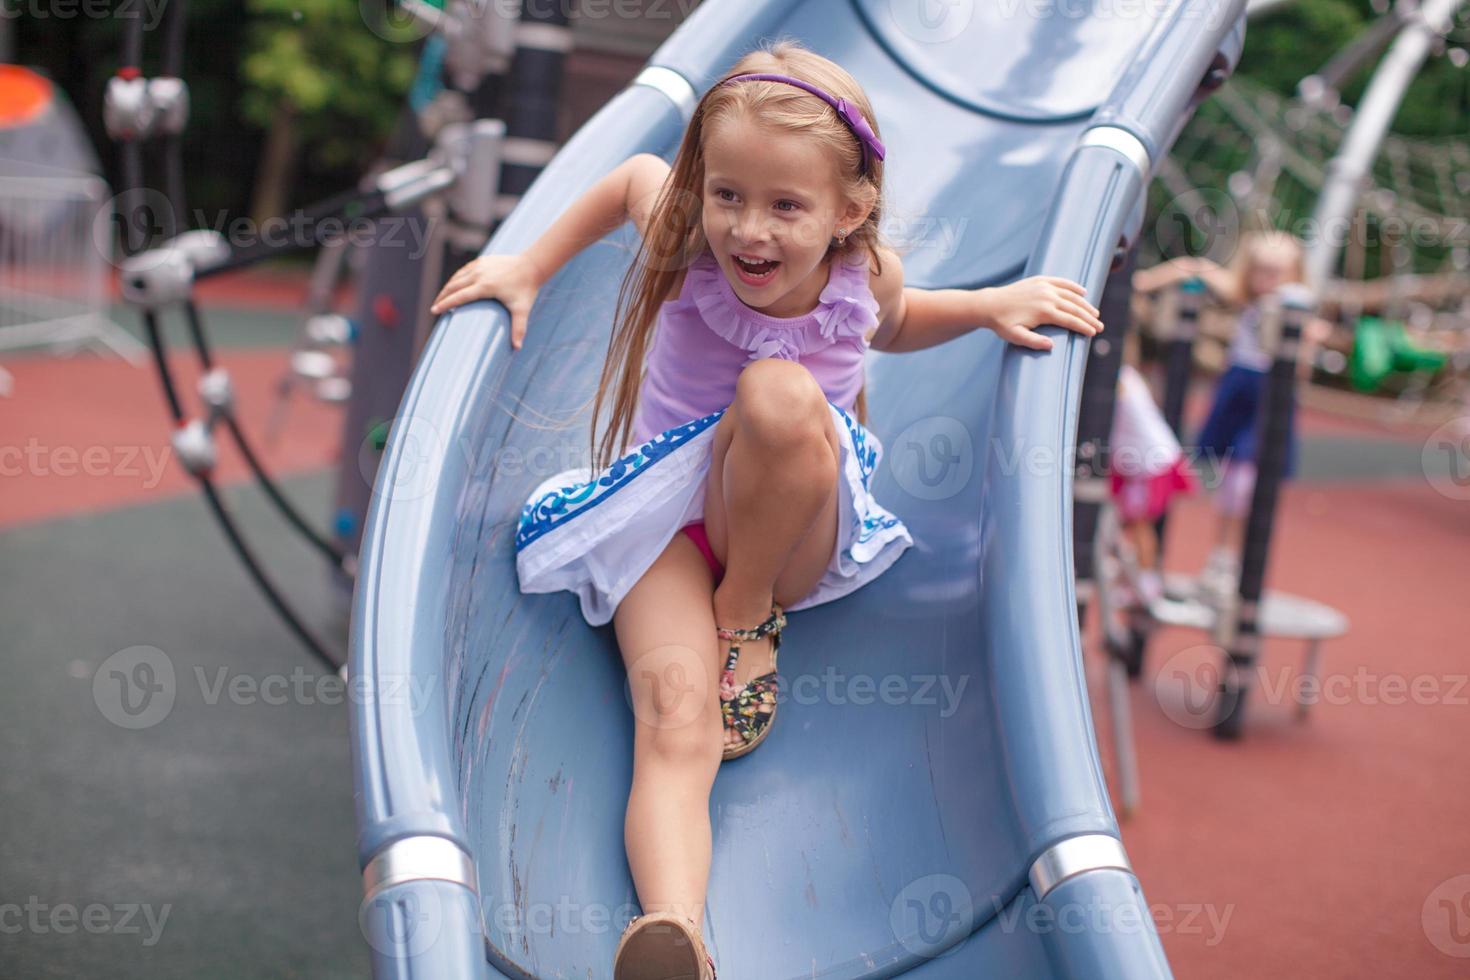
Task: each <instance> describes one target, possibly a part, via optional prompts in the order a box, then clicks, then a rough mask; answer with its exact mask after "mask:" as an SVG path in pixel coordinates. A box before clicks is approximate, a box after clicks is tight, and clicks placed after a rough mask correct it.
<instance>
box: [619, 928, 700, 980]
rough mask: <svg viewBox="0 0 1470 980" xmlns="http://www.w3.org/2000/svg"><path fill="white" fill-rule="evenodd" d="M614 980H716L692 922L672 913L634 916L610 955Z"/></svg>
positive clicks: (697, 931)
mask: <svg viewBox="0 0 1470 980" xmlns="http://www.w3.org/2000/svg"><path fill="white" fill-rule="evenodd" d="M613 980H715V961H714V958H713V957H711V956H710V955H709V950H707V949H706V948H705V946H704V937H703V936H701V935H700V934H699V930H698V929H696V928H695V927H694V921H693V920H692V919H687V918H685V917H684V916H682V915H679V914H677V913H674V912H650V913H649V914H647V915H639V916H634V917H633V919H632V920H631V921H630V922H629V923H628V927H627V928H626V929H624V930H623V938H622V939H620V940H619V941H618V951H617V952H616V953H614V954H613Z"/></svg>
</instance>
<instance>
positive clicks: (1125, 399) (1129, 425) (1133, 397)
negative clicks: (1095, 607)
mask: <svg viewBox="0 0 1470 980" xmlns="http://www.w3.org/2000/svg"><path fill="white" fill-rule="evenodd" d="M1110 448H1111V470H1112V496H1113V505H1114V506H1115V507H1117V509H1118V517H1119V520H1120V521H1121V522H1122V524H1123V533H1124V538H1125V541H1126V543H1127V544H1128V545H1130V546H1131V547H1132V549H1133V553H1134V557H1135V558H1136V560H1137V564H1138V569H1139V574H1138V592H1139V598H1140V599H1141V600H1142V601H1143V602H1144V604H1148V603H1152V602H1155V601H1157V600H1158V599H1159V598H1161V597H1162V596H1163V593H1164V587H1163V578H1162V576H1161V575H1160V572H1159V568H1158V561H1159V555H1158V551H1159V548H1158V536H1157V534H1156V533H1155V531H1154V524H1155V522H1157V521H1158V519H1159V518H1160V517H1161V516H1162V515H1163V514H1164V512H1165V511H1166V510H1168V508H1169V505H1170V501H1172V500H1173V499H1174V497H1175V496H1177V495H1179V494H1181V493H1190V492H1192V491H1193V490H1194V486H1195V484H1194V478H1193V477H1192V476H1191V475H1190V472H1189V465H1188V464H1187V463H1186V462H1185V461H1184V451H1183V449H1181V448H1180V446H1179V440H1178V439H1176V438H1175V437H1174V433H1173V432H1172V431H1170V429H1169V425H1168V423H1167V422H1165V421H1164V416H1163V415H1162V414H1161V413H1160V412H1159V407H1158V405H1157V404H1156V403H1155V402H1154V399H1153V395H1152V394H1150V393H1149V390H1148V382H1147V381H1145V380H1144V377H1143V375H1142V374H1140V373H1138V371H1137V370H1136V369H1134V367H1133V366H1132V365H1131V364H1124V365H1123V368H1122V370H1121V371H1120V372H1119V374H1118V399H1117V403H1116V405H1115V407H1114V409H1113V433H1112V445H1111V447H1110Z"/></svg>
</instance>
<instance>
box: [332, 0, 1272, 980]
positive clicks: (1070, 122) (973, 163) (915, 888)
mask: <svg viewBox="0 0 1470 980" xmlns="http://www.w3.org/2000/svg"><path fill="white" fill-rule="evenodd" d="M1243 8H1244V0H1230V2H1223V3H1211V2H1201V0H1184V2H1178V3H1172V4H1163V3H1142V2H1140V3H1129V2H1122V0H1120V2H1118V3H1114V4H1104V3H1102V2H1101V0H1098V2H1092V0H1089V2H1084V3H1072V4H1069V3H1067V2H1064V0H1061V2H1057V3H1051V2H1044V0H994V2H991V0H985V2H975V3H973V4H965V3H950V4H948V5H947V6H946V5H935V4H931V3H926V2H923V0H913V2H909V0H806V2H800V0H709V2H706V3H704V4H703V5H701V6H700V7H699V8H698V10H696V11H695V13H694V15H693V16H692V17H691V18H690V19H689V20H688V21H687V22H686V23H685V24H684V26H682V27H681V28H680V29H679V30H678V32H677V33H676V34H675V35H674V36H673V37H672V38H671V39H670V40H669V41H668V42H667V43H666V44H665V45H664V46H663V47H662V48H660V49H659V51H658V52H657V53H656V54H655V55H654V56H653V58H652V59H651V60H650V62H649V66H648V67H647V68H646V69H645V70H644V72H643V73H642V74H641V75H640V76H639V78H638V80H637V81H636V82H635V83H633V84H631V85H630V86H628V88H626V89H625V90H624V91H622V92H621V93H619V94H618V95H617V96H616V97H615V98H613V99H612V100H611V101H610V102H609V103H608V104H607V105H606V106H605V107H604V108H603V109H602V110H601V111H600V112H599V113H598V114H597V115H596V116H595V117H594V118H593V119H592V120H591V121H589V122H588V123H587V125H586V126H585V127H583V128H582V129H581V130H580V131H579V132H578V133H577V134H576V136H575V137H574V138H573V139H572V140H571V141H570V142H569V143H568V144H567V145H566V146H565V147H564V148H563V149H562V151H561V152H560V153H559V154H558V155H557V156H556V158H555V160H554V161H553V162H552V163H551V165H550V166H549V167H548V168H547V169H546V170H545V171H544V173H543V174H542V176H541V177H540V179H539V180H538V181H537V182H536V183H535V185H534V186H533V187H532V188H531V190H530V192H529V193H528V194H527V195H526V196H525V198H524V200H523V202H522V203H521V204H520V206H519V207H518V208H517V209H516V211H515V213H514V214H513V215H512V216H511V217H510V219H509V220H508V221H507V222H506V223H505V224H504V226H503V227H502V228H501V229H500V230H499V232H498V233H497V234H496V235H495V237H494V239H493V240H492V241H491V242H490V244H489V246H488V251H489V252H494V253H505V252H518V251H521V250H523V249H524V248H526V247H527V246H528V245H529V244H530V243H531V242H532V241H533V240H534V239H535V237H536V236H537V235H538V234H539V233H540V232H541V231H542V230H543V229H544V228H545V227H546V226H547V225H548V224H550V222H551V221H552V220H553V219H554V218H555V217H556V216H557V215H558V214H559V213H560V212H561V210H562V209H563V208H564V207H565V206H566V204H567V203H568V202H569V201H570V200H572V199H573V198H574V197H575V196H576V195H578V194H580V193H582V192H583V191H584V190H585V189H586V188H587V187H589V186H590V185H591V184H592V183H593V182H594V181H595V180H596V179H597V178H598V177H600V176H601V175H603V174H604V173H606V172H607V171H609V170H610V169H612V168H613V167H614V166H616V165H617V164H618V163H619V162H621V161H622V160H624V159H626V158H627V157H629V156H630V155H632V154H634V153H639V152H653V153H658V154H661V155H663V156H664V157H665V158H666V159H672V156H673V153H674V151H675V149H676V147H677V145H678V141H679V138H680V135H681V133H682V131H683V129H684V126H685V122H686V119H687V114H688V113H689V111H690V110H691V108H692V105H693V103H694V101H695V100H696V98H697V96H698V94H699V93H702V92H703V91H704V90H705V88H706V87H707V86H708V85H709V84H711V82H712V81H713V80H714V79H715V78H717V77H718V75H719V74H720V73H721V72H722V71H724V70H725V69H726V68H728V67H729V66H730V65H731V64H732V63H733V62H734V61H735V60H736V58H737V57H739V56H740V55H742V54H743V53H745V52H747V51H749V50H750V49H751V48H753V47H754V46H755V45H756V44H757V43H758V42H759V41H760V40H761V39H762V38H773V37H776V36H779V35H789V36H792V37H795V38H797V39H799V40H800V41H802V42H803V43H804V44H805V45H806V46H808V47H810V48H812V49H813V50H816V51H818V52H820V53H821V54H823V55H825V56H826V57H828V58H831V59H833V60H835V61H837V62H838V63H840V64H842V65H843V66H844V67H846V68H847V69H848V70H849V71H851V72H852V74H853V75H854V76H855V77H856V78H857V79H858V80H859V81H860V82H861V83H862V84H863V86H864V87H865V89H866V90H867V92H868V94H869V96H870V97H871V98H872V100H873V103H874V106H875V108H876V111H877V115H878V119H879V124H880V126H881V127H882V134H883V139H884V141H885V142H886V143H887V145H888V147H889V155H888V160H887V168H888V170H887V179H888V186H887V188H886V189H887V192H888V194H889V196H890V201H891V203H892V209H891V211H890V212H889V217H888V221H889V224H888V226H887V230H889V232H890V235H891V236H892V237H894V238H896V239H898V240H899V241H900V242H901V243H905V244H906V245H907V246H908V254H907V255H906V256H905V273H906V277H907V281H908V283H909V284H910V285H914V286H922V287H934V288H937V287H978V286H983V285H989V284H997V283H1004V282H1007V281H1010V280H1013V279H1015V278H1017V277H1019V276H1022V275H1034V274H1051V275H1059V276H1065V277H1067V278H1070V279H1074V280H1076V281H1078V282H1081V283H1083V284H1084V285H1085V286H1087V288H1088V290H1089V297H1090V298H1091V299H1092V300H1093V301H1094V302H1097V300H1098V299H1099V295H1098V294H1099V291H1100V290H1101V289H1102V284H1103V282H1104V280H1105V278H1106V276H1107V272H1108V268H1109V265H1110V263H1111V262H1112V260H1113V259H1114V256H1115V255H1116V254H1117V252H1118V249H1119V248H1120V245H1126V244H1127V243H1129V242H1131V241H1134V240H1136V236H1137V235H1138V234H1140V229H1139V225H1140V224H1141V217H1140V216H1141V214H1142V213H1143V209H1142V201H1143V195H1144V190H1145V188H1146V186H1147V182H1148V179H1149V175H1150V173H1151V172H1152V168H1153V166H1154V165H1156V164H1157V163H1158V162H1159V160H1160V158H1161V157H1162V156H1163V155H1164V154H1165V153H1166V152H1167V150H1168V148H1169V146H1170V145H1171V144H1172V143H1173V140H1174V137H1175V136H1176V135H1177V134H1178V132H1179V129H1180V127H1182V125H1183V124H1184V122H1185V121H1186V120H1187V118H1188V116H1189V114H1190V112H1192V110H1193V108H1194V106H1195V105H1196V104H1197V102H1198V100H1199V99H1200V98H1202V97H1203V94H1204V93H1205V92H1206V91H1207V90H1208V87H1209V86H1210V85H1211V84H1217V83H1218V81H1219V80H1221V79H1222V78H1223V77H1224V76H1225V75H1227V74H1228V73H1229V71H1230V69H1231V68H1232V67H1233V65H1234V63H1235V61H1236V58H1237V57H1238V55H1239V52H1240V48H1241V44H1242V42H1243V38H1244V20H1243V13H1244V9H1243ZM946 10H947V11H948V13H945V14H944V16H926V15H928V14H936V13H938V12H943V11H946ZM957 15H958V16H957ZM634 234H635V232H634V230H633V228H632V225H631V224H627V225H625V226H624V227H623V228H622V229H620V230H619V231H618V232H616V233H615V234H613V235H611V236H609V237H608V238H606V239H605V240H603V241H600V242H598V243H597V244H595V245H593V246H591V247H589V248H587V249H586V250H584V251H583V252H582V253H581V254H580V255H578V256H577V257H576V258H575V259H574V260H573V261H572V262H570V263H569V264H568V265H567V267H565V268H564V269H563V270H562V271H561V273H560V274H559V275H558V276H557V277H556V278H555V279H553V280H552V281H551V282H550V283H548V285H547V287H546V288H545V289H544V290H543V291H542V293H541V295H540V297H538V301H537V306H536V309H535V311H534V313H533V315H532V318H531V322H530V332H529V335H528V339H527V343H526V345H525V347H524V348H523V349H522V350H520V351H517V352H514V353H512V351H511V349H510V346H509V340H508V335H509V321H508V319H507V316H506V313H505V310H504V308H503V307H502V306H500V305H499V304H498V303H491V302H479V303H473V304H470V305H468V306H466V307H463V308H461V309H459V310H457V311H455V312H453V313H452V314H450V315H449V316H448V317H446V319H445V320H444V321H443V322H441V323H440V324H439V325H438V327H437V329H436V330H435V332H434V334H433V336H432V339H431V341H430V343H429V345H428V346H427V347H426V349H425V353H424V356H423V359H422V361H421V362H420V363H419V365H418V367H417V370H416V371H415V373H414V376H413V379H412V381H411V383H410V385H409V388H408V391H407V394H406V396H405V397H404V401H403V404H402V407H401V411H400V413H399V416H398V418H397V421H396V423H395V426H394V428H393V430H392V435H391V437H390V439H389V442H388V445H387V449H386V455H385V456H384V459H383V463H382V466H381V469H380V470H379V473H378V483H377V487H376V495H375V499H374V501H373V504H372V507H371V510H370V512H369V516H368V521H367V525H366V528H365V534H364V541H363V551H362V562H361V571H360V576H359V579H358V583H357V591H356V594H355V599H354V616H353V635H352V660H351V667H350V669H351V672H352V674H353V675H354V677H355V678H356V683H358V684H361V685H363V688H364V689H365V690H366V691H368V692H369V695H370V696H368V697H365V698H358V699H355V700H357V701H361V702H362V703H361V704H355V705H354V713H353V717H352V736H353V740H354V749H355V756H356V780H357V789H358V795H357V804H358V806H357V816H358V850H359V854H360V858H361V861H362V866H363V869H364V872H363V873H364V883H365V888H366V899H365V901H364V903H363V906H362V911H361V918H362V924H363V929H364V932H365V935H366V936H367V939H368V941H369V943H370V944H371V946H372V949H373V964H374V973H375V976H378V977H435V978H440V977H442V978H466V977H479V978H485V977H577V978H593V980H597V978H603V977H606V976H608V975H609V973H610V964H611V962H612V954H613V950H614V948H615V947H616V944H617V940H618V935H619V931H620V928H621V926H622V925H623V923H624V922H625V921H626V920H627V918H628V917H629V916H631V915H632V914H634V913H636V912H637V911H638V909H637V906H636V894H635V892H634V889H633V884H632V880H631V878H630V876H629V872H628V867H627V862H626V858H625V855H624V851H623V814H624V807H625V804H626V801H627V792H628V787H629V783H630V777H631V767H632V741H633V719H632V714H631V711H630V708H629V704H628V701H627V699H626V695H625V690H626V688H625V677H624V671H623V667H622V662H621V659H620V657H619V655H618V651H617V648H616V642H615V638H614V635H613V631H612V629H611V627H610V626H608V627H603V628H599V629H591V628H589V627H588V626H587V625H586V623H585V621H584V620H583V619H582V616H581V613H580V611H579V609H578V606H577V600H576V597H575V595H573V594H572V593H570V592H560V593H555V594H550V595H522V594H521V593H520V591H519V589H518V587H517V581H516V576H515V565H514V544H513V538H514V532H515V529H516V522H517V519H518V517H519V510H520V506H521V504H522V503H523V502H524V500H525V499H526V497H527V496H528V495H529V493H530V491H531V490H532V488H534V487H535V486H536V485H537V484H538V483H539V482H541V481H542V480H543V479H545V478H546V477H547V476H548V475H550V474H551V473H554V472H558V471H559V470H560V469H563V468H566V467H569V466H575V465H584V464H585V463H586V459H585V458H584V457H585V448H584V447H585V446H586V443H587V439H586V426H587V423H588V418H589V416H590V411H588V410H587V406H588V404H589V399H590V397H591V395H592V393H593V391H594V388H595V383H596V379H597V372H598V370H599V368H600V365H601V361H602V359H603V358H604V357H605V355H606V350H607V337H608V333H609V331H610V329H611V320H612V313H613V304H614V302H615V300H616V292H617V285H618V283H619V281H620V279H621V277H622V275H623V273H624V271H625V270H626V268H627V266H628V263H629V262H630V261H631V259H632V255H633V248H634V238H633V236H634ZM1049 332H1050V333H1052V334H1053V336H1054V337H1055V338H1056V340H1057V345H1056V347H1055V349H1054V350H1052V351H1051V352H1048V353H1037V352H1032V351H1027V350H1024V349H1022V348H1019V347H1007V346H1006V345H1005V344H1003V343H1002V342H1000V341H998V340H997V339H996V338H995V337H994V336H993V335H991V334H989V333H988V332H986V331H977V332H975V333H972V334H969V335H967V336H965V337H963V338H960V339H958V340H956V341H953V342H950V343H948V344H944V345H942V346H940V347H938V348H932V349H929V350H926V351H921V352H918V353H909V354H883V353H880V352H873V353H872V354H871V356H870V359H869V361H868V365H867V370H868V386H869V387H868V391H869V398H870V408H871V414H870V419H871V421H870V422H869V425H870V427H871V428H872V429H873V431H874V432H876V433H877V434H878V435H879V437H880V438H881V439H882V440H883V441H884V445H885V456H884V459H883V462H882V465H881V467H880V469H879V472H878V473H877V474H876V476H875V481H876V482H875V485H874V491H875V493H876V495H877V497H878V499H879V500H881V501H883V502H884V503H885V506H887V507H889V508H890V509H891V510H893V511H894V512H895V513H896V514H898V516H899V517H901V518H902V519H903V521H904V522H905V523H906V524H907V525H908V527H909V529H910V531H911V532H912V534H913V536H914V539H915V545H914V547H913V548H911V549H910V550H909V552H908V553H906V554H905V555H904V556H903V558H902V559H901V560H900V561H899V562H898V563H897V564H896V565H894V566H893V568H891V569H890V570H889V571H888V572H887V573H885V574H884V575H883V576H882V577H881V578H879V579H878V580H877V581H876V582H874V583H872V584H870V585H868V586H866V587H865V588H863V589H861V590H859V591H858V592H856V593H854V594H852V595H851V596H848V597H847V598H845V599H842V600H839V601H837V602H834V603H830V604H827V605H823V606H820V607H817V608H814V609H811V610H808V611H805V612H800V613H794V614H792V622H791V626H790V629H789V630H788V634H789V635H788V637H787V639H786V643H784V644H783V647H782V657H781V666H782V671H783V674H786V675H788V676H802V677H811V678H816V679H817V680H818V682H819V684H818V686H816V687H814V688H812V687H808V688H806V689H805V696H801V695H803V693H804V692H803V691H797V690H795V689H793V690H792V692H791V696H790V697H791V700H789V701H788V702H787V704H786V705H785V707H784V708H783V711H782V719H781V722H780V724H778V725H777V727H776V728H775V729H774V730H773V733H772V736H771V738H770V739H769V740H768V741H767V742H766V743H765V745H763V746H762V748H761V749H760V750H759V751H758V752H755V753H753V754H752V755H751V756H749V757H748V758H746V759H742V760H739V761H737V762H732V763H729V764H727V765H725V766H724V767H723V768H722V770H721V772H720V775H719V778H718V780H717V782H716V784H715V788H714V796H713V800H712V815H713V818H714V820H715V838H714V847H715V851H714V861H713V867H712V869H711V881H710V891H709V899H708V909H707V919H706V938H707V941H708V943H709V944H710V948H711V951H712V952H713V953H714V956H715V958H716V961H717V963H718V964H719V968H720V975H721V977H722V978H725V980H748V978H758V980H775V978H791V977H823V978H832V980H836V978H848V977H891V976H898V975H906V976H910V975H911V976H915V977H918V978H921V980H937V978H951V977H952V978H964V980H973V978H978V977H1006V978H1038V977H1074V978H1079V980H1102V978H1111V977H1150V978H1152V977H1167V976H1169V975H1170V973H1169V967H1168V963H1167V961H1166V960H1165V958H1164V954H1163V949H1162V947H1161V944H1160V942H1159V938H1158V935H1157V933H1156V931H1155V929H1154V925H1153V920H1152V918H1151V917H1150V914H1149V909H1148V905H1147V902H1146V901H1145V899H1144V897H1143V893H1142V890H1141V888H1140V886H1139V883H1138V881H1137V879H1136V878H1135V877H1134V875H1133V873H1132V871H1131V870H1130V868H1129V865H1128V860H1127V856H1126V855H1125V853H1124V851H1123V848H1122V845H1121V843H1120V842H1119V835H1118V826H1117V822H1116V820H1115V818H1114V815H1113V812H1112V808H1111V806H1110V803H1109V800H1108V796H1107V790H1106V786H1105V784H1104V780H1103V776H1102V770H1101V766H1100V763H1099V759H1098V753H1097V748H1096V744H1095V742H1094V738H1093V730H1092V718H1091V714H1090V711H1089V708H1088V701H1087V690H1086V682H1085V678H1084V675H1083V670H1082V659H1081V647H1080V641H1079V637H1078V627H1077V615H1076V609H1077V597H1076V595H1075V591H1074V584H1073V577H1072V547H1071V511H1072V480H1071V474H1070V472H1069V470H1068V465H1067V460H1068V456H1067V448H1068V446H1069V445H1070V444H1071V443H1072V441H1073V433H1074V431H1075V423H1076V413H1077V406H1078V400H1079V393H1080V387H1081V381H1082V374H1083V368H1084V366H1085V364H1086V359H1087V354H1088V341H1087V340H1086V339H1085V338H1082V337H1080V336H1078V335H1076V334H1072V333H1068V332H1065V331H1061V330H1051V331H1049ZM1104 336H1106V335H1104ZM568 420H570V421H571V423H572V424H571V425H570V427H562V428H558V426H559V425H561V424H563V423H565V422H567V421H568ZM885 685H886V686H885Z"/></svg>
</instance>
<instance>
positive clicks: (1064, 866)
mask: <svg viewBox="0 0 1470 980" xmlns="http://www.w3.org/2000/svg"><path fill="white" fill-rule="evenodd" d="M1099 868H1117V869H1118V870H1120V871H1127V872H1128V873H1129V874H1132V873H1133V865H1131V864H1129V863H1128V855H1127V853H1126V852H1125V851H1124V850H1123V842H1122V841H1120V840H1118V838H1116V837H1109V836H1108V835H1107V834H1082V835H1080V836H1077V837H1068V838H1067V839H1066V840H1064V841H1059V842H1058V843H1056V844H1053V845H1052V846H1051V847H1049V848H1047V849H1046V851H1044V852H1043V853H1042V855H1041V856H1040V857H1038V858H1037V859H1036V860H1035V861H1033V862H1032V864H1031V888H1032V889H1033V890H1034V891H1035V892H1036V897H1037V899H1038V900H1039V899H1044V898H1046V896H1047V893H1049V892H1050V891H1051V890H1052V889H1053V888H1055V887H1057V886H1058V885H1060V884H1061V883H1062V882H1064V881H1066V880H1067V879H1068V878H1071V877H1073V876H1074V875H1080V874H1082V873H1083V872H1084V871H1096V870H1098V869H1099Z"/></svg>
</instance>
